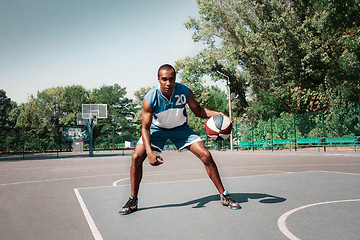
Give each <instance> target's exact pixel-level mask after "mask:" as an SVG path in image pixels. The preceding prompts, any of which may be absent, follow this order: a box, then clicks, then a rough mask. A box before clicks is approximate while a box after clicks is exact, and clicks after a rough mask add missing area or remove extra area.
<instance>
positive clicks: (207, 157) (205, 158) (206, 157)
mask: <svg viewBox="0 0 360 240" xmlns="http://www.w3.org/2000/svg"><path fill="white" fill-rule="evenodd" d="M200 159H201V161H202V162H203V163H204V164H205V165H211V164H213V163H214V161H213V159H212V156H211V153H210V152H209V151H208V150H206V151H204V152H202V154H201V156H200Z"/></svg>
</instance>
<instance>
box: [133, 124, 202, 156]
mask: <svg viewBox="0 0 360 240" xmlns="http://www.w3.org/2000/svg"><path fill="white" fill-rule="evenodd" d="M168 139H170V141H171V142H172V143H174V145H175V146H176V148H177V149H178V150H179V151H182V150H186V147H187V146H190V145H191V144H193V143H196V142H199V141H202V139H201V138H200V137H199V135H197V134H196V133H195V132H194V131H193V130H192V129H191V128H190V127H189V125H188V124H187V123H185V124H184V125H182V126H180V127H176V128H172V129H165V128H158V127H156V126H153V125H151V127H150V142H151V147H152V148H153V150H154V151H157V152H161V151H162V150H163V149H164V145H165V142H166V141H167V140H168ZM138 144H143V141H142V137H140V139H139V141H138Z"/></svg>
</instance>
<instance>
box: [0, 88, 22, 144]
mask: <svg viewBox="0 0 360 240" xmlns="http://www.w3.org/2000/svg"><path fill="white" fill-rule="evenodd" d="M18 114H19V111H18V107H17V104H16V103H15V102H13V101H11V99H10V98H8V97H7V96H6V92H5V91H4V90H2V89H0V151H11V150H13V149H14V146H16V145H18V144H19V141H18V140H19V139H18V136H19V131H18V129H16V128H15V126H16V119H17V116H18Z"/></svg>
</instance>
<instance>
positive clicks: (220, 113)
mask: <svg viewBox="0 0 360 240" xmlns="http://www.w3.org/2000/svg"><path fill="white" fill-rule="evenodd" d="M219 115H222V116H224V117H227V118H228V119H230V121H231V122H232V120H231V118H230V117H229V116H226V115H225V114H224V113H222V112H219Z"/></svg>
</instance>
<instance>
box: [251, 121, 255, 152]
mask: <svg viewBox="0 0 360 240" xmlns="http://www.w3.org/2000/svg"><path fill="white" fill-rule="evenodd" d="M251 142H254V127H253V121H251ZM252 149H253V151H255V147H254V144H253V146H252Z"/></svg>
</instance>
